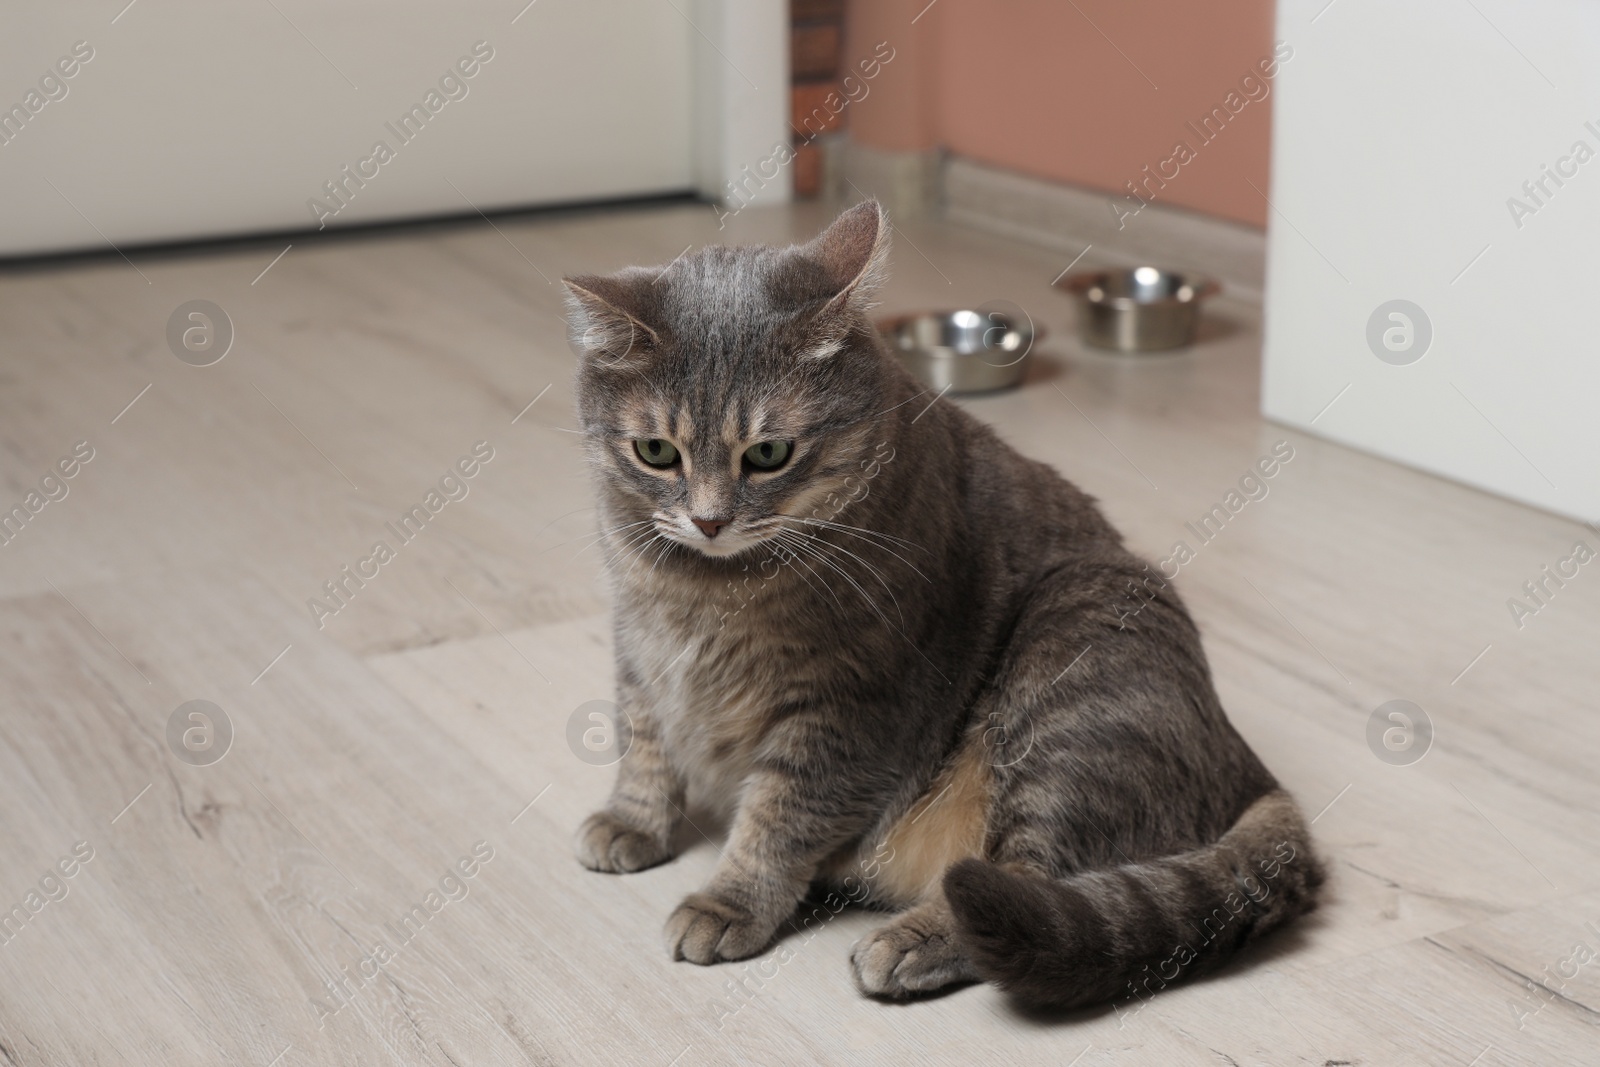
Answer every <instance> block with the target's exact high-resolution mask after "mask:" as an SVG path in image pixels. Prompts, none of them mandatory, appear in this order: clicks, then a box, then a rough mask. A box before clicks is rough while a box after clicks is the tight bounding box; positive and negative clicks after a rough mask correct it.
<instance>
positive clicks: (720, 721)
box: [623, 598, 789, 819]
mask: <svg viewBox="0 0 1600 1067" xmlns="http://www.w3.org/2000/svg"><path fill="white" fill-rule="evenodd" d="M631 608H632V610H630V611H629V612H628V623H629V624H628V625H626V626H625V628H624V630H623V640H624V641H625V643H626V646H627V647H626V652H627V654H628V655H629V657H630V658H631V659H632V661H633V664H634V666H635V669H636V671H637V673H638V676H639V678H640V680H641V682H642V683H643V686H644V700H645V701H646V702H647V704H648V706H649V708H650V710H651V713H652V714H653V715H654V716H655V718H656V721H657V724H658V726H659V728H660V732H661V739H662V743H663V747H664V748H665V754H666V758H667V761H668V762H669V763H670V764H671V765H672V767H673V769H674V770H675V771H676V772H677V773H678V774H679V775H681V776H682V778H683V780H684V782H685V784H686V785H687V787H688V800H689V803H690V804H692V805H695V806H697V807H701V808H704V809H706V810H710V811H713V812H716V813H717V814H718V815H720V816H722V817H723V818H724V819H726V818H729V817H731V815H732V813H733V811H734V809H735V808H736V806H737V804H738V799H739V794H740V792H741V790H742V788H743V785H744V781H745V779H746V777H747V776H748V775H749V773H750V771H751V769H752V767H753V765H754V760H755V755H756V752H757V749H758V747H759V745H760V743H761V740H762V736H763V734H764V733H765V730H766V728H767V726H768V725H769V724H770V722H771V711H772V708H773V704H774V694H776V693H781V692H783V691H784V690H786V689H787V688H789V687H788V686H786V685H784V684H783V681H784V676H785V674H786V673H787V672H786V669H785V666H784V664H785V662H786V660H787V656H786V655H785V653H784V650H783V649H782V648H781V647H779V644H780V643H779V642H777V641H774V640H770V639H767V638H766V637H764V629H765V628H764V627H761V626H754V625H750V623H753V622H754V621H755V620H753V619H746V618H739V617H734V618H726V617H724V616H723V613H722V611H720V610H719V609H718V608H717V606H716V605H715V604H713V603H707V602H706V601H705V600H703V599H702V600H700V601H698V602H694V603H685V602H684V601H682V600H680V599H677V598H663V599H658V600H651V599H647V598H641V599H640V600H638V601H635V602H634V603H633V604H632V605H631Z"/></svg>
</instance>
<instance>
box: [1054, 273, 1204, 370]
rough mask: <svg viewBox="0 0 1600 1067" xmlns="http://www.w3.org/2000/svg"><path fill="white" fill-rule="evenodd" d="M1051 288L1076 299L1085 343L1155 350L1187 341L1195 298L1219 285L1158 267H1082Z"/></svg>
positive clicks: (1195, 319)
mask: <svg viewBox="0 0 1600 1067" xmlns="http://www.w3.org/2000/svg"><path fill="white" fill-rule="evenodd" d="M1056 288H1058V289H1060V290H1062V291H1064V292H1067V293H1070V294H1072V295H1073V296H1074V297H1076V298H1077V301H1078V330H1079V333H1080V334H1081V335H1082V337H1083V340H1084V343H1085V344H1091V345H1094V346H1095V347H1097V348H1113V349H1116V350H1117V351H1119V352H1159V351H1162V350H1163V349H1168V348H1181V347H1182V346H1184V345H1188V344H1193V343H1194V339H1195V332H1196V330H1197V328H1198V327H1199V324H1200V301H1202V300H1204V299H1205V298H1206V297H1208V296H1214V295H1215V294H1216V293H1218V292H1220V291H1221V290H1222V287H1221V286H1220V285H1218V284H1217V283H1216V282H1214V281H1212V280H1211V279H1210V278H1203V277H1200V276H1198V275H1194V274H1181V273H1179V272H1177V271H1171V270H1163V269H1162V268H1160V267H1129V268H1127V269H1125V270H1102V271H1088V272H1085V273H1083V274H1074V275H1072V276H1071V277H1068V278H1063V279H1062V280H1061V281H1059V282H1057V283H1056Z"/></svg>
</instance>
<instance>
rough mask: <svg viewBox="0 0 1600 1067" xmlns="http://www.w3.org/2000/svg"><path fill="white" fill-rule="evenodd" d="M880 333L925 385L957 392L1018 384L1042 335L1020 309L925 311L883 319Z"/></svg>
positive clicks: (879, 326)
mask: <svg viewBox="0 0 1600 1067" xmlns="http://www.w3.org/2000/svg"><path fill="white" fill-rule="evenodd" d="M878 331H879V332H880V333H882V334H883V337H884V340H886V341H888V342H889V347H890V348H891V349H893V350H894V351H895V353H896V354H898V355H899V357H900V359H901V362H903V363H904V364H905V366H906V369H907V370H909V371H911V373H912V374H914V375H915V376H916V377H917V378H918V379H919V380H921V381H922V382H923V383H924V384H925V385H928V386H931V387H933V388H934V389H940V390H943V389H949V390H950V391H951V392H954V393H986V392H989V391H991V390H994V389H1007V388H1010V387H1011V386H1013V385H1016V384H1017V383H1018V382H1020V381H1022V375H1023V372H1024V371H1025V370H1026V369H1027V360H1028V352H1029V350H1030V349H1032V348H1033V342H1034V341H1036V340H1038V339H1039V338H1040V337H1041V336H1043V331H1042V330H1036V329H1035V328H1034V325H1033V323H1032V322H1031V321H1029V319H1028V317H1027V315H1026V314H1024V313H1021V312H1020V309H1019V310H1018V311H1016V312H1012V311H994V310H971V309H967V308H963V309H961V310H958V311H924V312H921V313H919V314H915V315H902V316H899V317H897V318H892V319H884V320H882V321H880V322H879V323H878Z"/></svg>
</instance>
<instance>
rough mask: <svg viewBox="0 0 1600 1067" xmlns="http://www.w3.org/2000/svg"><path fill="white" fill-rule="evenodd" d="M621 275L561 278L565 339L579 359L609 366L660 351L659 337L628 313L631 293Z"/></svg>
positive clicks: (632, 294)
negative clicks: (564, 292)
mask: <svg viewBox="0 0 1600 1067" xmlns="http://www.w3.org/2000/svg"><path fill="white" fill-rule="evenodd" d="M625 275H626V272H624V274H623V275H605V274H580V275H577V276H576V277H572V278H563V279H561V282H562V284H563V285H565V286H566V287H567V334H568V339H569V341H570V342H571V344H572V348H573V350H574V351H575V352H577V353H578V355H579V356H580V357H582V358H586V359H594V360H596V361H598V362H600V363H602V364H604V365H607V366H610V365H614V364H619V363H623V362H626V361H627V360H629V359H632V358H634V357H637V356H644V355H648V354H650V353H652V352H655V351H656V350H657V349H659V348H660V346H661V338H660V336H659V335H658V334H657V333H656V332H655V331H654V330H652V329H651V328H650V327H649V326H647V325H645V323H644V320H643V319H641V318H640V317H639V315H638V314H637V312H636V311H635V310H630V308H631V307H632V306H633V305H634V304H635V303H636V301H635V299H634V296H635V293H634V286H633V285H632V284H631V282H632V279H630V278H628V277H626V276H625Z"/></svg>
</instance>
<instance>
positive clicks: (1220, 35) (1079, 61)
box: [846, 0, 1292, 226]
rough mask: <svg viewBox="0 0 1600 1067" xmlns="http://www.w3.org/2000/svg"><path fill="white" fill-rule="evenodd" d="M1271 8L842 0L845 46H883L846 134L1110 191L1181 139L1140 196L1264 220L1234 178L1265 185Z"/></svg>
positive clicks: (854, 49)
mask: <svg viewBox="0 0 1600 1067" xmlns="http://www.w3.org/2000/svg"><path fill="white" fill-rule="evenodd" d="M919 12H921V16H920V18H917V16H918V13H919ZM1272 16H1273V5H1272V3H1271V0H1230V2H1229V3H1227V4H1200V3H1193V2H1189V0H1121V2H1119V0H1073V2H1071V3H1068V2H1066V0H937V2H936V3H935V4H934V5H933V6H932V7H927V0H851V3H850V6H849V30H848V41H847V44H846V58H847V61H848V60H850V59H852V58H854V57H857V56H858V55H862V56H864V55H867V54H869V53H870V52H871V51H872V48H873V46H874V44H876V43H877V42H879V41H888V42H889V44H890V45H891V46H892V47H894V49H895V58H894V60H893V61H892V62H891V63H890V64H889V65H888V66H887V67H886V68H885V69H884V70H883V72H882V75H881V76H880V77H878V78H877V79H875V80H874V82H873V83H872V87H871V93H870V95H869V96H867V97H866V98H865V99H863V100H861V101H860V102H859V103H858V104H855V105H852V114H851V116H850V129H851V136H852V137H853V138H854V139H855V140H857V141H859V142H860V143H863V144H866V145H868V146H871V147H874V148H880V149H884V150H887V151H900V152H904V151H918V150H923V149H928V148H933V147H936V146H937V147H943V148H946V149H948V150H949V151H951V152H953V153H955V154H956V155H960V156H965V157H967V158H969V159H974V160H978V161H981V162H985V163H991V164H994V165H995V166H999V167H1004V168H1007V169H1009V170H1014V171H1019V172H1021V173H1024V174H1030V175H1033V176H1035V177H1040V178H1045V179H1049V180H1053V181H1060V182H1069V183H1072V184H1075V185H1080V186H1087V187H1090V188H1095V189H1103V190H1106V191H1108V192H1114V193H1125V192H1126V191H1127V190H1126V185H1125V183H1126V182H1128V181H1130V180H1133V181H1135V182H1144V181H1145V180H1146V179H1145V176H1144V173H1143V169H1144V168H1145V167H1146V166H1147V165H1148V166H1149V167H1151V169H1152V171H1155V170H1156V169H1157V168H1158V165H1161V164H1162V163H1163V161H1166V160H1169V159H1171V158H1172V157H1173V156H1174V148H1175V145H1176V144H1177V142H1179V141H1183V142H1186V143H1187V144H1188V146H1189V148H1190V149H1191V150H1192V151H1193V153H1194V155H1193V158H1192V159H1189V160H1188V161H1187V162H1182V163H1181V165H1179V164H1178V163H1166V164H1165V166H1164V169H1165V172H1166V173H1167V174H1169V175H1170V174H1172V173H1173V172H1174V171H1176V173H1177V176H1176V177H1175V178H1172V179H1170V180H1168V181H1167V182H1166V186H1165V188H1162V189H1159V190H1157V191H1156V194H1155V202H1157V203H1165V204H1169V205H1176V206H1181V207H1186V208H1190V209H1193V210H1196V211H1202V212H1206V213H1208V214H1212V215H1218V216H1221V217H1223V218H1228V219H1233V220H1236V221H1239V222H1244V223H1249V224H1251V225H1254V226H1264V225H1265V224H1266V215H1267V205H1266V202H1265V201H1264V200H1263V199H1262V198H1261V196H1260V194H1258V193H1257V192H1256V191H1255V190H1254V189H1252V188H1251V187H1250V183H1252V182H1253V183H1254V184H1255V185H1256V187H1257V188H1259V189H1261V190H1262V191H1263V192H1265V191H1267V152H1268V144H1269V138H1270V133H1271V114H1270V109H1271V95H1270V93H1271V87H1272V85H1271V80H1270V79H1266V78H1261V77H1260V71H1259V70H1258V69H1257V64H1258V62H1259V61H1260V60H1261V59H1262V58H1263V57H1269V58H1270V57H1271V55H1272V50H1273V44H1272ZM913 18H917V21H916V23H915V24H912V22H911V20H912V19H913ZM1096 27H1098V30H1097V29H1096ZM1107 38H1109V40H1107ZM1112 42H1115V43H1114V44H1113V43H1112ZM1119 49H1120V52H1119ZM1123 53H1125V54H1126V57H1124V54H1123ZM1289 61H1291V62H1292V60H1289ZM1136 67H1137V69H1136ZM1141 71H1142V73H1141ZM1247 75H1254V76H1255V78H1254V80H1252V81H1250V82H1249V83H1248V86H1247V87H1246V88H1241V80H1242V79H1244V78H1245V77H1246V76H1247ZM1152 83H1153V84H1152ZM1230 93H1233V94H1235V95H1233V96H1232V97H1231V99H1230V98H1229V94H1230ZM1251 94H1253V95H1254V96H1255V97H1259V98H1260V99H1251V98H1250V96H1251ZM1263 94H1266V95H1263ZM1230 106H1231V110H1229V108H1230ZM1213 108H1223V109H1224V110H1225V113H1226V114H1227V122H1226V123H1225V124H1222V123H1220V122H1218V121H1216V120H1213V123H1212V125H1213V127H1217V126H1221V127H1222V128H1221V132H1220V133H1218V134H1216V135H1215V137H1214V139H1213V140H1211V141H1210V142H1206V141H1204V140H1203V138H1202V137H1201V136H1200V135H1198V134H1197V133H1196V132H1195V131H1194V130H1192V129H1190V128H1189V127H1188V126H1187V125H1186V123H1188V122H1192V123H1194V124H1195V126H1197V127H1198V126H1200V124H1201V120H1202V119H1203V118H1204V117H1205V116H1206V115H1208V114H1209V113H1211V111H1212V109H1213ZM1148 188H1155V187H1154V185H1153V184H1152V185H1150V186H1148Z"/></svg>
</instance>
